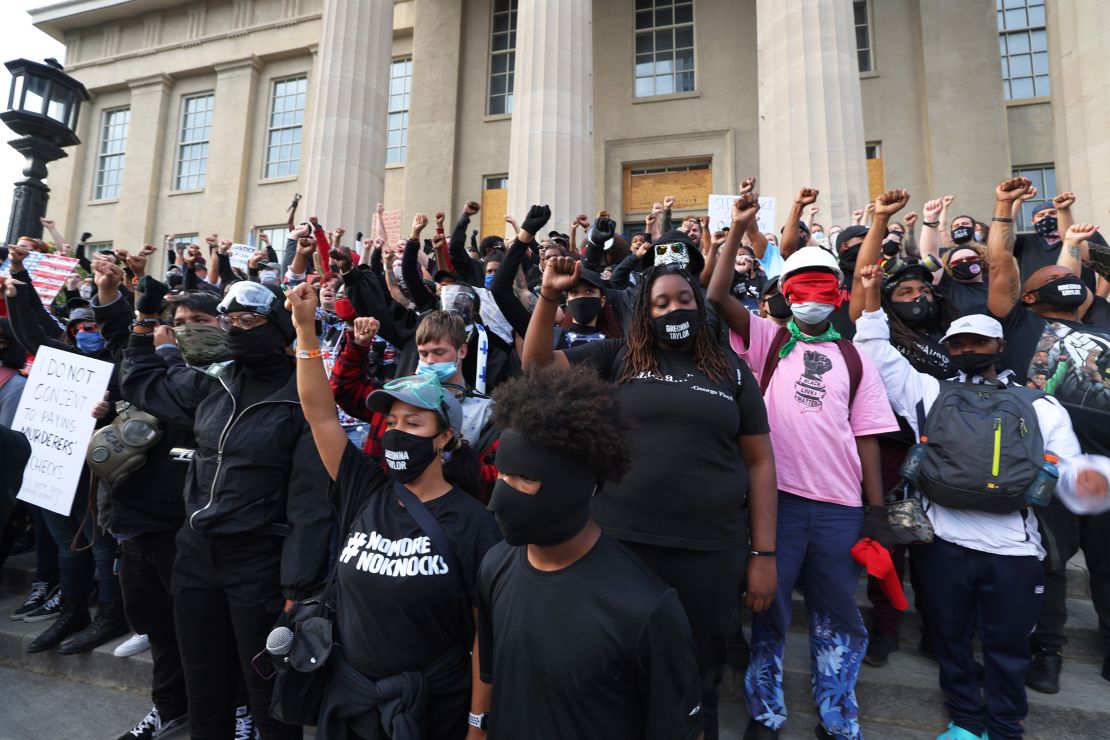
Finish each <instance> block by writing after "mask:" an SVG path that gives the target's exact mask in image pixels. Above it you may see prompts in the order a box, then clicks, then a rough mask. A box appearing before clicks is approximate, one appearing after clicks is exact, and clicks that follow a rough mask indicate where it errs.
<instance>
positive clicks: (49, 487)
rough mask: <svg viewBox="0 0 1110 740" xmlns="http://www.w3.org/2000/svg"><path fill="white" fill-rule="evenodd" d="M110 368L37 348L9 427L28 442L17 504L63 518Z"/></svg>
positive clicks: (79, 481)
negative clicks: (27, 451)
mask: <svg viewBox="0 0 1110 740" xmlns="http://www.w3.org/2000/svg"><path fill="white" fill-rule="evenodd" d="M111 374H112V364H111V363H110V362H102V361H101V360H94V359H93V358H91V357H86V356H85V355H81V354H77V353H76V352H63V351H62V350H57V349H51V348H48V347H43V348H42V349H40V350H39V352H38V354H37V355H36V356H35V364H34V366H33V367H32V368H31V374H30V376H29V377H28V378H27V385H26V386H25V387H24V388H23V395H22V396H21V397H20V399H19V408H18V409H17V410H16V415H15V420H14V422H13V423H12V427H13V428H15V429H18V430H19V431H20V432H22V433H23V435H24V436H25V437H27V440H28V441H29V442H30V443H31V459H30V461H29V462H28V463H27V468H26V470H24V471H23V487H22V488H20V489H19V496H18V498H19V500H20V501H26V502H27V503H30V504H34V505H35V506H41V507H43V508H44V509H49V510H50V511H53V512H57V513H58V514H62V515H68V514H69V510H70V508H71V507H72V506H73V496H74V494H75V493H76V491H77V486H79V485H87V484H88V483H87V481H84V480H82V479H81V469H82V468H83V467H84V465H85V452H86V451H87V450H88V447H89V439H90V438H91V437H92V434H93V427H94V426H95V425H96V419H94V418H93V417H92V409H93V406H95V405H96V403H97V401H102V400H104V391H105V390H106V389H107V388H108V376H109V375H111Z"/></svg>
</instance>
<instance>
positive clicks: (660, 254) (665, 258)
mask: <svg viewBox="0 0 1110 740" xmlns="http://www.w3.org/2000/svg"><path fill="white" fill-rule="evenodd" d="M653 249H654V250H655V264H656V265H681V266H682V267H685V266H686V265H688V264H690V255H689V253H687V251H686V245H685V244H683V243H682V242H667V243H665V244H656V245H655V246H654V247H653Z"/></svg>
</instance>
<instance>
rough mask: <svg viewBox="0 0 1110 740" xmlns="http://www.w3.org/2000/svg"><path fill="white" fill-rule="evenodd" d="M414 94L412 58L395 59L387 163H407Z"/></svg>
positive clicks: (391, 84) (391, 89)
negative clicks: (410, 114)
mask: <svg viewBox="0 0 1110 740" xmlns="http://www.w3.org/2000/svg"><path fill="white" fill-rule="evenodd" d="M410 94H412V57H405V58H404V59H394V60H393V64H392V65H391V66H390V68H389V127H388V129H387V130H386V145H385V162H386V164H394V163H397V162H404V161H405V148H406V147H407V146H408V142H409V95H410Z"/></svg>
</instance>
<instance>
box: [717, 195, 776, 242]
mask: <svg viewBox="0 0 1110 740" xmlns="http://www.w3.org/2000/svg"><path fill="white" fill-rule="evenodd" d="M739 197H740V196H738V195H712V194H710V196H709V228H710V229H712V230H713V231H719V230H720V229H723V228H726V227H728V226H730V225H731V224H732V202H733V201H734V200H736V199H737V198H739ZM755 222H756V225H758V226H759V230H760V231H762V232H763V233H764V234H768V233H774V231H775V199H774V198H773V197H771V196H769V195H768V196H766V197H761V198H760V199H759V212H758V213H757V214H756V215H755Z"/></svg>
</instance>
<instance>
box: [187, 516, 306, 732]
mask: <svg viewBox="0 0 1110 740" xmlns="http://www.w3.org/2000/svg"><path fill="white" fill-rule="evenodd" d="M281 547H282V539H281V538H280V537H274V536H270V535H260V534H242V535H228V536H223V537H203V536H201V535H198V534H196V533H195V532H193V531H192V530H191V529H190V528H189V525H188V523H186V524H185V526H184V527H182V529H181V531H180V532H179V533H178V535H177V560H176V561H175V563H174V572H173V597H174V598H173V610H174V617H175V620H176V624H177V643H178V646H179V648H180V650H181V662H182V665H183V667H184V670H185V685H186V688H187V691H188V695H189V724H190V727H191V736H192V738H193V739H194V740H198V739H200V738H213V739H218V740H225V739H226V738H229V737H233V736H234V733H235V690H236V683H237V682H238V680H239V678H238V677H239V675H240V674H241V675H242V679H243V680H244V682H245V683H246V687H247V697H248V699H249V703H250V708H251V716H252V718H253V719H254V722H255V726H256V727H257V728H258V729H259V731H260V733H261V735H262V738H263V740H271V738H300V737H302V735H303V732H302V729H301V728H300V727H299V726H293V725H286V724H282V723H280V722H277V721H275V720H273V719H271V717H270V712H269V708H270V695H271V692H272V691H273V686H274V682H273V679H272V678H271V679H269V680H264V679H263V678H262V677H261V676H260V675H259V674H258V672H257V671H255V669H254V667H253V666H252V665H251V658H253V657H254V656H255V655H257V654H258V653H259V652H261V651H262V650H263V649H265V647H266V636H267V635H269V633H270V630H271V629H273V626H274V622H276V621H277V617H278V614H279V613H280V612H281V609H282V607H283V606H284V599H283V598H282V595H281V584H280V574H281Z"/></svg>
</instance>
